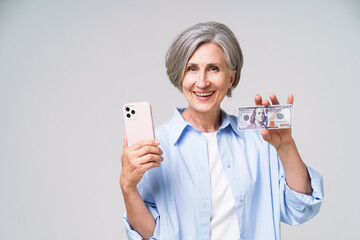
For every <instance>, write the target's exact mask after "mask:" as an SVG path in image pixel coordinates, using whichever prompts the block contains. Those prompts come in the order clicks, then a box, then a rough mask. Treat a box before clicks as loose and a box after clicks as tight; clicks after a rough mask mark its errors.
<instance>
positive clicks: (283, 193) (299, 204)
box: [278, 159, 324, 225]
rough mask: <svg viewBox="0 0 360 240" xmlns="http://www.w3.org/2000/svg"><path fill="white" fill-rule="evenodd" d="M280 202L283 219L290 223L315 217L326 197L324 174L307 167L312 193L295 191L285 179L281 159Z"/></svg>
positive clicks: (297, 222)
mask: <svg viewBox="0 0 360 240" xmlns="http://www.w3.org/2000/svg"><path fill="white" fill-rule="evenodd" d="M278 161H279V163H280V175H279V176H280V191H279V193H280V203H281V209H280V210H281V221H282V222H284V223H287V224H290V225H298V224H301V223H303V222H305V221H307V220H309V219H311V218H312V217H314V216H315V215H316V214H317V213H318V212H319V210H320V206H321V203H322V200H323V197H324V191H323V179H322V176H321V175H320V174H319V173H318V172H316V171H315V170H314V169H312V168H310V167H308V166H306V167H307V171H308V173H309V175H310V178H311V187H312V189H313V192H312V195H311V196H309V195H306V194H303V193H298V192H295V191H293V190H292V189H290V188H289V187H288V185H287V184H286V181H285V175H284V170H283V168H282V165H281V162H280V159H278Z"/></svg>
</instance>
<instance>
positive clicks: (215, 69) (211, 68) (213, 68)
mask: <svg viewBox="0 0 360 240" xmlns="http://www.w3.org/2000/svg"><path fill="white" fill-rule="evenodd" d="M210 71H211V72H217V71H219V68H218V67H210Z"/></svg>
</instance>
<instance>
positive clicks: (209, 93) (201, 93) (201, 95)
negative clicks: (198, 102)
mask: <svg viewBox="0 0 360 240" xmlns="http://www.w3.org/2000/svg"><path fill="white" fill-rule="evenodd" d="M214 93H215V91H211V92H194V94H195V95H196V96H198V97H210V96H211V95H213V94H214Z"/></svg>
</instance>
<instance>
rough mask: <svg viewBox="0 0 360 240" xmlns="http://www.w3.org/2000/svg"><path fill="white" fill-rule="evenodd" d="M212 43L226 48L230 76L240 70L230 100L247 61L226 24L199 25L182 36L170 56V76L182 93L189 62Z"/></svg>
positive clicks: (166, 63)
mask: <svg viewBox="0 0 360 240" xmlns="http://www.w3.org/2000/svg"><path fill="white" fill-rule="evenodd" d="M209 42H212V43H215V44H217V45H219V46H220V47H221V48H222V50H223V51H224V54H225V59H226V63H227V65H228V67H229V70H230V72H232V71H233V70H236V76H235V79H234V83H233V84H232V86H231V88H230V89H229V90H228V92H227V96H229V97H230V96H231V92H232V90H233V89H234V88H235V87H236V86H237V85H238V83H239V81H240V73H241V68H242V66H243V62H244V58H243V55H242V52H241V48H240V45H239V42H238V40H237V39H236V37H235V35H234V33H233V32H232V31H231V30H230V29H229V28H228V27H227V26H226V25H224V24H221V23H218V22H204V23H198V24H196V25H194V26H191V27H189V28H187V29H185V30H184V31H183V32H182V33H180V34H179V35H178V36H177V37H176V38H175V40H174V42H173V43H172V44H171V46H170V47H169V49H168V51H167V53H166V58H165V65H166V73H167V75H168V77H169V78H170V81H171V83H172V84H173V85H174V86H175V87H177V88H178V89H179V90H180V91H181V92H182V80H183V78H184V73H185V68H186V65H187V63H188V61H189V59H190V58H191V56H192V55H193V53H194V52H195V50H196V49H197V48H198V47H199V46H200V45H202V44H204V43H209Z"/></svg>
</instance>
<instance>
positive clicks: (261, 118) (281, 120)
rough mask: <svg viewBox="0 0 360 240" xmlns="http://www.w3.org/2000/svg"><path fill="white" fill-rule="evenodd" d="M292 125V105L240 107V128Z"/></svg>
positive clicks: (267, 127) (284, 126)
mask: <svg viewBox="0 0 360 240" xmlns="http://www.w3.org/2000/svg"><path fill="white" fill-rule="evenodd" d="M291 127H292V105H291V104H286V105H269V106H267V107H265V106H253V107H240V108H239V118H238V129H239V130H248V129H277V128H291Z"/></svg>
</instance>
